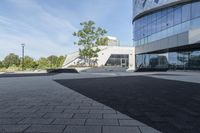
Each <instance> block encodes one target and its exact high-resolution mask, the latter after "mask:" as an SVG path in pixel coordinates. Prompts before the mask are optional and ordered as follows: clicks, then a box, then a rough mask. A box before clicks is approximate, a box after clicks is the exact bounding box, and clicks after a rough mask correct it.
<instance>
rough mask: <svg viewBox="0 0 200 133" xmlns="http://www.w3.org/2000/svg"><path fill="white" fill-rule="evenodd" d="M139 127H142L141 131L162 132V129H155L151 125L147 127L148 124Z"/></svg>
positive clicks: (147, 132)
mask: <svg viewBox="0 0 200 133" xmlns="http://www.w3.org/2000/svg"><path fill="white" fill-rule="evenodd" d="M139 128H140V131H141V132H142V133H161V132H160V131H158V130H155V129H153V128H151V127H147V126H142V127H139Z"/></svg>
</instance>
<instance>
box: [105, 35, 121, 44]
mask: <svg viewBox="0 0 200 133" xmlns="http://www.w3.org/2000/svg"><path fill="white" fill-rule="evenodd" d="M107 38H108V46H119V45H120V41H119V40H118V39H117V38H116V37H112V36H107Z"/></svg>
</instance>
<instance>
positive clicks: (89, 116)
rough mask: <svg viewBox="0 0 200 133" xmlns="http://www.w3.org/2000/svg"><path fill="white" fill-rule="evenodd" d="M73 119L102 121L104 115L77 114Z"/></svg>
mask: <svg viewBox="0 0 200 133" xmlns="http://www.w3.org/2000/svg"><path fill="white" fill-rule="evenodd" d="M73 118H78V119H102V118H103V114H75V115H74V116H73Z"/></svg>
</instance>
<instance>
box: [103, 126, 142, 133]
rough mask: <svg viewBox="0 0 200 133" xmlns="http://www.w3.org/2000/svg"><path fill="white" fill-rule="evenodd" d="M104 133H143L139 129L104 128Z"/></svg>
mask: <svg viewBox="0 0 200 133" xmlns="http://www.w3.org/2000/svg"><path fill="white" fill-rule="evenodd" d="M103 133H141V132H140V130H139V128H138V127H115V126H104V127H103Z"/></svg>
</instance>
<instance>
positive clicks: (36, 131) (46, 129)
mask: <svg viewBox="0 0 200 133" xmlns="http://www.w3.org/2000/svg"><path fill="white" fill-rule="evenodd" d="M64 128H65V125H32V126H31V127H29V128H28V129H27V130H26V131H25V133H62V131H63V130H64Z"/></svg>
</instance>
